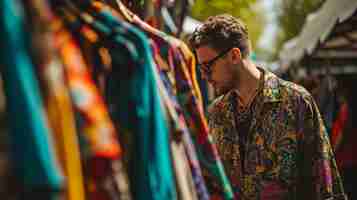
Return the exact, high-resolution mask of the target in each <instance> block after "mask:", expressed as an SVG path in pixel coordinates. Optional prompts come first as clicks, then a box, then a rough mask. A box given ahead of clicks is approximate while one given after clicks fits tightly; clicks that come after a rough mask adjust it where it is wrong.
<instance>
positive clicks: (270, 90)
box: [222, 67, 282, 103]
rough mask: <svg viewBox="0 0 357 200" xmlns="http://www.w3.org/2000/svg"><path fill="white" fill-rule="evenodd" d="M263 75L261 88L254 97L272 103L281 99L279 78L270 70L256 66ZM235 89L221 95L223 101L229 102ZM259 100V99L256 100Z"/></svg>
mask: <svg viewBox="0 0 357 200" xmlns="http://www.w3.org/2000/svg"><path fill="white" fill-rule="evenodd" d="M258 69H259V70H260V71H261V72H262V75H263V76H264V77H263V78H264V83H263V84H264V85H263V89H262V90H261V91H260V93H259V94H258V95H257V96H256V98H261V99H262V100H263V101H262V102H264V103H273V102H280V101H282V95H281V92H280V79H279V78H278V77H277V76H276V75H275V74H273V73H272V72H270V71H268V70H266V69H264V68H261V67H258ZM234 93H235V91H234V90H231V91H229V92H228V93H227V94H225V95H224V96H223V99H222V100H223V102H229V100H230V98H232V96H233V95H234ZM258 101H260V100H258Z"/></svg>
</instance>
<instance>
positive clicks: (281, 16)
mask: <svg viewBox="0 0 357 200" xmlns="http://www.w3.org/2000/svg"><path fill="white" fill-rule="evenodd" d="M324 2H325V0H279V1H278V2H276V4H277V5H276V6H275V7H276V8H277V9H276V12H277V23H278V26H279V31H278V34H277V35H276V39H275V41H276V44H275V47H276V48H275V49H276V51H275V52H274V53H273V58H275V59H276V58H277V57H278V53H279V50H281V48H282V46H283V45H284V43H285V42H286V41H288V40H290V39H292V38H294V37H295V36H297V35H298V34H299V33H300V31H301V28H302V27H303V25H304V23H305V19H306V17H307V15H308V14H310V13H312V12H314V11H316V10H317V9H318V8H320V7H321V5H322V4H323V3H324Z"/></svg>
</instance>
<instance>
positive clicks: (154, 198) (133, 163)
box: [95, 12, 176, 200]
mask: <svg viewBox="0 0 357 200" xmlns="http://www.w3.org/2000/svg"><path fill="white" fill-rule="evenodd" d="M96 14H97V16H96V21H95V23H97V24H98V23H100V22H104V23H105V25H107V26H108V27H113V28H114V27H115V33H111V34H110V35H109V36H110V42H109V41H108V40H109V39H108V38H105V39H106V42H105V43H104V44H107V45H105V46H106V47H107V48H108V50H109V53H110V55H111V58H112V65H113V73H112V74H113V76H112V77H111V83H110V84H109V85H110V86H111V87H113V89H112V90H109V92H111V93H114V94H111V95H109V96H112V99H111V101H109V102H108V104H109V107H111V109H112V110H111V112H112V113H113V116H114V118H115V121H116V122H117V123H119V127H120V130H119V132H120V134H121V135H130V136H129V137H130V139H129V142H130V143H131V144H130V145H129V146H130V158H129V159H130V160H129V175H130V183H131V185H130V187H131V189H132V193H133V196H134V199H138V200H141V199H145V200H161V199H165V200H166V199H167V200H171V199H176V188H175V180H174V176H173V171H172V169H173V167H172V164H171V163H172V162H171V157H170V146H169V131H168V127H167V119H166V117H165V115H164V110H163V105H162V100H161V98H160V95H159V91H158V89H157V87H156V80H155V76H154V73H155V72H154V68H153V67H155V66H154V61H153V59H152V55H151V51H150V47H149V43H148V39H147V38H146V36H145V35H144V34H143V33H142V32H141V31H139V30H138V29H136V28H134V27H132V26H131V25H129V24H127V23H125V22H120V21H118V20H117V19H116V18H114V17H113V16H111V14H110V13H106V12H101V13H96ZM99 19H100V20H99ZM99 21H100V22H99ZM103 34H104V32H103ZM123 38H124V39H125V40H126V41H125V40H123ZM128 53H129V54H130V56H125V55H126V54H128ZM136 54H137V55H136ZM113 108H114V110H113ZM121 137H123V136H121ZM124 137H126V136H124ZM124 140H125V139H124ZM124 148H125V145H124ZM125 150H127V149H125Z"/></svg>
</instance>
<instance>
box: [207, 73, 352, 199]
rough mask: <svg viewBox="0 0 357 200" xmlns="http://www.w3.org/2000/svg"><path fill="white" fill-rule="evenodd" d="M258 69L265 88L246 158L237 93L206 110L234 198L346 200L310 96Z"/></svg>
mask: <svg viewBox="0 0 357 200" xmlns="http://www.w3.org/2000/svg"><path fill="white" fill-rule="evenodd" d="M259 69H260V70H261V71H262V72H263V73H262V74H263V76H264V83H263V84H264V85H263V89H262V90H261V92H259V94H257V96H256V98H255V100H254V103H253V104H252V108H251V109H252V121H251V123H250V127H249V128H248V130H249V131H248V133H246V134H247V142H246V143H245V146H244V148H245V151H244V152H245V155H244V156H242V155H240V153H239V152H240V151H239V148H240V146H239V144H240V142H239V140H240V137H239V135H241V134H242V133H240V128H239V127H237V126H236V124H235V120H234V110H235V109H234V107H233V103H232V101H231V100H230V99H232V98H231V95H233V94H234V91H230V92H228V93H227V94H225V95H223V96H220V97H218V98H217V99H216V100H215V102H213V104H212V105H211V106H210V108H209V110H208V111H209V113H208V121H209V127H210V133H211V135H212V136H213V138H214V141H215V143H216V145H217V148H218V152H219V154H220V156H221V159H222V161H223V165H224V167H225V171H226V172H227V174H228V176H229V178H230V181H231V183H232V186H233V189H234V193H235V199H262V200H269V199H272V200H273V199H274V200H279V199H347V198H346V196H345V194H344V191H343V187H342V183H341V178H340V176H339V173H338V170H337V167H336V162H335V159H334V155H333V152H332V149H331V146H330V143H329V139H328V135H327V133H326V129H325V127H324V124H323V121H322V119H321V116H320V113H319V111H318V109H317V106H316V104H315V102H314V100H313V98H312V96H311V95H310V94H309V93H308V92H307V91H306V90H305V89H304V88H302V87H300V86H298V85H295V84H293V83H290V82H287V81H284V80H281V79H279V78H278V77H276V76H275V75H274V74H272V73H271V72H269V71H267V70H264V69H261V68H259ZM242 157H244V158H245V159H244V160H241V158H242ZM242 165H243V166H242ZM242 169H244V173H243V171H242Z"/></svg>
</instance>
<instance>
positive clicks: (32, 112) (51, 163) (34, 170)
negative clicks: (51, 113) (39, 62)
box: [0, 0, 64, 199]
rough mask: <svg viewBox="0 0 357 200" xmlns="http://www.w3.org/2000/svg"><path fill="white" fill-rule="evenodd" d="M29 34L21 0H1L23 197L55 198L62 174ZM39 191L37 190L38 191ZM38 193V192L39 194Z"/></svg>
mask: <svg viewBox="0 0 357 200" xmlns="http://www.w3.org/2000/svg"><path fill="white" fill-rule="evenodd" d="M29 37H30V35H29V34H28V33H27V32H26V31H25V22H24V14H23V10H22V7H21V5H20V4H19V1H17V0H1V1H0V46H1V47H0V65H1V69H2V70H1V72H2V74H3V78H4V87H5V96H6V99H7V109H8V110H7V111H8V116H9V122H10V123H9V126H10V127H9V128H10V134H9V135H10V141H11V145H12V152H11V153H12V155H11V158H12V159H13V161H14V164H13V167H14V173H15V175H16V176H17V177H18V178H19V180H20V181H21V184H24V185H23V186H24V188H23V189H24V192H25V193H24V194H22V195H23V197H22V198H32V197H33V196H32V197H30V196H26V193H29V194H31V195H35V196H36V195H38V194H40V193H42V194H41V197H43V196H46V195H45V194H44V193H43V192H47V196H46V199H55V197H56V196H57V194H58V192H59V191H60V190H61V189H62V188H63V181H64V180H63V176H62V173H61V171H60V169H59V168H58V165H57V161H56V156H55V153H54V150H53V149H52V147H53V144H52V141H51V139H52V138H51V130H50V128H49V126H48V124H47V121H46V116H45V111H44V107H43V102H42V99H41V95H40V91H39V83H38V80H37V79H36V77H35V72H34V69H33V63H32V62H31V58H30V57H29V52H28V45H29V43H30V38H29ZM34 191H38V193H37V194H36V192H34ZM37 197H38V196H37Z"/></svg>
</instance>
